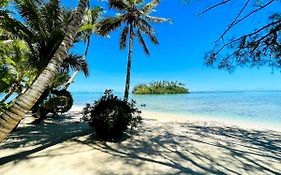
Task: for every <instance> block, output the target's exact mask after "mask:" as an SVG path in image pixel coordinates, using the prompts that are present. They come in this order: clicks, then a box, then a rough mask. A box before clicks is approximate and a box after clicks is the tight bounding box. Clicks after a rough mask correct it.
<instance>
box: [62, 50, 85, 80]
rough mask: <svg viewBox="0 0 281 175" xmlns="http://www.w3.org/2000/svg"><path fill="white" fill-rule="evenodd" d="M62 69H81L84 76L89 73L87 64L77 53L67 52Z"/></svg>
mask: <svg viewBox="0 0 281 175" xmlns="http://www.w3.org/2000/svg"><path fill="white" fill-rule="evenodd" d="M62 68H63V70H66V71H67V72H68V71H69V70H70V69H72V70H74V71H82V72H83V73H84V75H85V76H88V75H89V69H88V64H87V62H86V60H85V59H84V58H83V56H80V55H77V54H69V55H68V56H67V57H66V59H65V61H64V62H63V65H62Z"/></svg>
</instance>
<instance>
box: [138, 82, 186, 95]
mask: <svg viewBox="0 0 281 175" xmlns="http://www.w3.org/2000/svg"><path fill="white" fill-rule="evenodd" d="M187 93H189V92H188V89H187V88H185V85H184V83H179V82H177V81H154V82H151V83H148V84H139V85H136V86H135V87H134V89H133V94H137V95H145V94H187Z"/></svg>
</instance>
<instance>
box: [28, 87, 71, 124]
mask: <svg viewBox="0 0 281 175" xmlns="http://www.w3.org/2000/svg"><path fill="white" fill-rule="evenodd" d="M72 105H73V98H72V95H71V93H70V92H68V91H66V90H48V89H47V90H45V91H44V92H43V94H42V96H41V97H40V99H39V100H38V101H37V102H36V104H35V105H34V107H33V108H32V112H33V116H34V117H35V118H36V120H35V121H34V123H39V122H41V121H42V120H44V119H45V118H46V116H47V115H48V114H49V113H53V114H54V115H57V113H59V112H60V113H64V112H67V111H69V110H70V109H71V107H72Z"/></svg>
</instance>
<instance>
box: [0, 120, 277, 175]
mask: <svg viewBox="0 0 281 175" xmlns="http://www.w3.org/2000/svg"><path fill="white" fill-rule="evenodd" d="M69 117H71V116H67V115H66V116H65V117H64V119H63V120H61V121H58V120H52V121H53V122H49V123H48V124H45V125H44V124H41V125H36V126H34V125H29V126H27V127H24V128H20V129H19V130H18V131H16V132H14V133H13V134H12V135H11V136H10V138H9V139H8V140H7V141H6V142H4V143H1V144H0V147H1V150H2V149H4V150H5V149H13V148H20V147H26V146H29V147H31V148H33V147H34V148H33V149H30V150H28V151H23V152H17V153H15V154H12V155H6V156H4V157H1V158H0V165H4V164H7V163H9V162H18V161H25V160H26V159H28V158H29V157H30V155H32V154H34V153H36V152H39V151H43V150H44V149H46V148H48V147H52V146H55V145H57V144H60V143H62V142H65V141H69V142H73V143H74V144H75V145H83V146H86V147H87V148H90V150H95V151H99V152H102V153H104V154H106V155H109V156H110V160H107V162H106V163H107V164H108V165H111V164H112V165H113V164H114V163H116V162H119V163H120V162H121V163H122V165H124V167H123V168H122V173H121V172H120V173H121V174H131V173H132V172H126V167H130V168H131V169H132V168H135V169H143V170H142V173H143V174H194V175H201V174H281V133H279V132H275V131H270V130H266V131H259V130H245V129H241V128H236V127H222V126H212V125H208V124H207V123H188V122H186V123H176V122H174V123H165V122H163V123H161V122H158V121H153V120H151V121H145V122H144V126H143V127H142V128H141V129H139V130H138V132H137V133H133V134H134V136H132V137H129V138H128V139H127V140H125V141H122V142H119V143H108V142H107V143H103V142H100V141H97V140H96V139H95V138H94V135H93V134H91V129H90V128H89V127H88V126H87V125H86V124H81V123H76V122H67V120H68V119H70V118H69ZM46 128H48V129H46ZM50 128H51V129H50ZM47 131H48V132H47ZM49 131H51V132H49ZM54 135H55V137H54ZM80 136H87V137H86V139H81V137H80ZM84 138H85V137H84ZM79 151H83V150H79ZM73 153H74V152H73ZM60 156H63V155H60ZM96 161H99V160H96ZM89 164H92V163H91V162H89ZM89 166H92V165H89ZM107 167H108V166H107ZM109 167H110V166H109ZM144 167H145V168H144ZM96 173H98V174H118V173H116V171H115V172H114V171H113V170H110V169H108V168H107V169H104V171H99V172H96Z"/></svg>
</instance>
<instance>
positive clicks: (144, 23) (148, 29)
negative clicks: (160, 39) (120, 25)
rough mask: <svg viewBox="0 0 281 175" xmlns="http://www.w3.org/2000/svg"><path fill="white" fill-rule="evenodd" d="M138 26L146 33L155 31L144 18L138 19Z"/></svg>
mask: <svg viewBox="0 0 281 175" xmlns="http://www.w3.org/2000/svg"><path fill="white" fill-rule="evenodd" d="M138 23H139V27H140V28H141V29H142V30H144V29H145V31H146V32H147V33H153V34H154V33H156V32H155V30H154V29H153V28H152V26H151V25H150V24H149V23H148V22H147V21H146V20H144V19H140V20H139V21H138Z"/></svg>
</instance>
